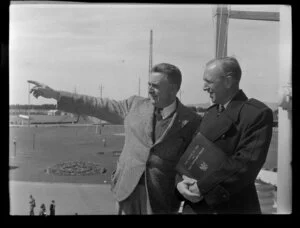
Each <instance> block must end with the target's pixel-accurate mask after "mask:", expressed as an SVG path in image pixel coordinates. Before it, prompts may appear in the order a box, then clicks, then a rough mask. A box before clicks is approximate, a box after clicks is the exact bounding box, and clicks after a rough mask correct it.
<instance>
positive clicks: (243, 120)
mask: <svg viewBox="0 0 300 228" xmlns="http://www.w3.org/2000/svg"><path fill="white" fill-rule="evenodd" d="M241 74H242V71H241V68H240V65H239V63H238V61H237V60H236V59H235V58H233V57H225V58H221V59H213V60H211V61H209V62H208V63H207V65H206V68H205V72H204V76H203V79H204V90H205V91H207V92H208V93H209V95H210V98H211V101H212V103H214V104H213V105H212V106H211V107H209V108H208V110H207V112H206V114H205V115H204V117H203V120H202V122H201V124H200V128H199V129H198V130H199V131H200V132H201V133H202V134H203V135H204V136H205V137H206V138H208V139H209V140H210V141H212V142H213V143H215V145H216V146H218V147H219V148H221V149H222V150H223V152H224V153H225V154H226V155H227V157H226V160H225V161H224V162H223V163H222V165H221V167H220V168H219V169H217V170H216V171H215V172H213V173H212V174H211V175H209V176H208V177H207V178H206V179H205V180H204V181H203V182H201V183H199V182H197V181H196V180H193V179H190V178H187V177H185V176H183V177H181V176H179V177H178V178H177V183H178V184H177V189H178V191H179V192H180V193H181V194H182V196H183V199H185V200H186V206H185V209H184V212H185V213H258V214H259V213H261V209H260V205H259V200H258V195H257V191H256V188H255V179H256V177H257V175H258V173H259V171H260V169H261V168H262V166H263V164H264V162H265V160H266V157H267V153H268V149H269V145H270V140H271V137H272V124H273V114H272V111H271V109H270V108H268V107H267V106H266V105H265V104H264V103H262V102H260V101H258V100H256V99H248V97H247V96H246V95H245V93H244V92H243V91H242V90H241V89H240V88H239V82H240V79H241Z"/></svg>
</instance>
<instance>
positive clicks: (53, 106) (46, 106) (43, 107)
mask: <svg viewBox="0 0 300 228" xmlns="http://www.w3.org/2000/svg"><path fill="white" fill-rule="evenodd" d="M9 109H23V110H24V109H25V110H28V109H39V110H51V109H56V104H42V105H35V104H32V105H28V104H24V105H22V104H13V105H9Z"/></svg>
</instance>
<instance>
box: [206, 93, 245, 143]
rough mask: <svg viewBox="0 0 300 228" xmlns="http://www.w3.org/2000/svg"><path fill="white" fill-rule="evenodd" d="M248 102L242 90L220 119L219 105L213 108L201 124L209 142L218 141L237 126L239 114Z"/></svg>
mask: <svg viewBox="0 0 300 228" xmlns="http://www.w3.org/2000/svg"><path fill="white" fill-rule="evenodd" d="M247 100H248V98H247V96H246V95H245V94H244V92H243V91H242V90H240V91H239V92H238V93H237V94H236V95H235V96H234V98H233V99H232V100H231V102H230V103H229V104H228V106H227V108H226V109H225V110H224V112H222V113H221V115H220V116H219V117H217V105H215V106H214V107H212V108H211V109H210V110H208V112H207V113H206V114H205V117H204V118H205V119H204V121H203V122H202V123H201V127H200V131H201V133H203V134H204V135H205V137H206V138H208V139H209V140H211V141H216V140H217V139H218V138H220V137H221V136H222V135H224V134H225V133H226V132H227V131H228V130H229V129H230V128H231V127H232V126H233V125H235V123H236V121H237V120H238V116H239V112H240V110H241V108H242V106H243V105H244V103H245V102H246V101H247Z"/></svg>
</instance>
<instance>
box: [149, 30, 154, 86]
mask: <svg viewBox="0 0 300 228" xmlns="http://www.w3.org/2000/svg"><path fill="white" fill-rule="evenodd" d="M152 52H153V34H152V29H151V30H150V50H149V74H148V81H150V74H151V69H152Z"/></svg>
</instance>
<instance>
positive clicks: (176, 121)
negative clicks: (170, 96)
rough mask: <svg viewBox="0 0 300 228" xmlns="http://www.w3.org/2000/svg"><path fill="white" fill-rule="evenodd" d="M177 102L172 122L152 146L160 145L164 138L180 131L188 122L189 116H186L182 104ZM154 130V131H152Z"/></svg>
mask: <svg viewBox="0 0 300 228" xmlns="http://www.w3.org/2000/svg"><path fill="white" fill-rule="evenodd" d="M176 100H177V108H176V111H175V113H174V115H173V117H172V120H171V122H170V124H169V126H168V127H167V129H166V131H165V132H164V133H163V134H162V136H161V137H160V138H159V139H158V140H157V141H156V142H155V143H154V145H153V146H155V145H157V144H158V143H161V142H162V141H163V140H165V139H166V138H168V137H170V136H171V135H173V134H175V133H176V132H178V131H179V130H180V129H182V128H183V127H184V126H185V125H186V124H188V123H189V122H190V115H188V114H187V112H186V109H185V108H184V106H183V105H182V103H181V102H180V101H179V100H178V98H177V99H176ZM152 130H154V129H152Z"/></svg>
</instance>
